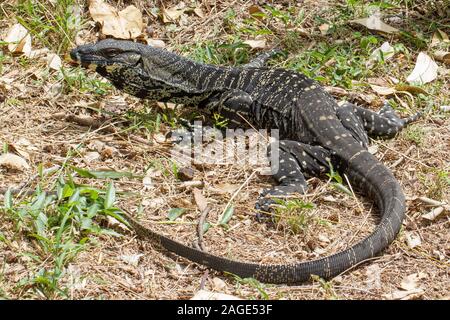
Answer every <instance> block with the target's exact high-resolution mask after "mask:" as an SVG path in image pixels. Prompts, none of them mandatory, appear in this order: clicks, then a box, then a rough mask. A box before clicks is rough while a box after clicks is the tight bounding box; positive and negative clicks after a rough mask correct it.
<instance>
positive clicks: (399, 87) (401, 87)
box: [395, 84, 428, 95]
mask: <svg viewBox="0 0 450 320" xmlns="http://www.w3.org/2000/svg"><path fill="white" fill-rule="evenodd" d="M395 89H396V90H397V91H406V92H409V93H412V94H419V93H422V94H426V95H427V94H428V92H427V91H426V90H424V89H422V88H420V87H417V86H411V85H408V84H397V85H396V86H395Z"/></svg>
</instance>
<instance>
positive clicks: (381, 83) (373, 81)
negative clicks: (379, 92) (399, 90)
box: [367, 78, 390, 87]
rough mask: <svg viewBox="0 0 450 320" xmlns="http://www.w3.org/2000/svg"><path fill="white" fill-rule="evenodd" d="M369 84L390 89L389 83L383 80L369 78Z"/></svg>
mask: <svg viewBox="0 0 450 320" xmlns="http://www.w3.org/2000/svg"><path fill="white" fill-rule="evenodd" d="M367 83H369V84H374V85H376V86H380V87H389V85H390V84H389V82H388V81H386V80H385V79H383V78H367Z"/></svg>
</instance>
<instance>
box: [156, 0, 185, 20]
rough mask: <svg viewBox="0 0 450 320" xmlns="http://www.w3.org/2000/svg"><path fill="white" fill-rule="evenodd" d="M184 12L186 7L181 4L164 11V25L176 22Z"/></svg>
mask: <svg viewBox="0 0 450 320" xmlns="http://www.w3.org/2000/svg"><path fill="white" fill-rule="evenodd" d="M185 11H186V6H185V5H184V3H183V2H180V3H179V4H178V5H176V6H175V7H171V8H169V9H164V10H163V14H162V18H163V22H164V23H171V22H176V21H177V20H178V19H180V17H181V15H182V14H183V13H184V12H185Z"/></svg>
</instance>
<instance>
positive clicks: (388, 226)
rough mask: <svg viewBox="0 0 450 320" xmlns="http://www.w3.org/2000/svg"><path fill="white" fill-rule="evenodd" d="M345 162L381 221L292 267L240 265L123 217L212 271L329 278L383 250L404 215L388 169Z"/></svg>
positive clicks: (286, 279)
mask: <svg viewBox="0 0 450 320" xmlns="http://www.w3.org/2000/svg"><path fill="white" fill-rule="evenodd" d="M347 160H348V167H347V169H346V170H345V171H347V172H348V176H349V178H350V181H351V182H352V184H354V185H355V186H356V187H357V188H359V189H360V190H366V191H367V193H368V195H369V196H370V197H372V199H374V200H375V202H376V204H377V206H378V209H379V211H380V212H381V220H380V223H379V224H378V225H377V227H376V228H375V230H374V231H373V232H372V234H370V235H369V236H368V237H366V238H365V239H363V240H361V241H360V242H358V243H356V244H355V245H353V246H352V247H350V248H348V249H346V250H344V251H341V252H338V253H336V254H333V255H330V256H328V257H324V258H321V259H317V260H312V261H307V262H299V263H293V264H258V263H246V262H239V261H235V260H230V259H226V258H223V257H220V256H215V255H212V254H209V253H206V252H203V251H200V250H197V249H195V248H192V247H189V246H186V245H184V244H182V243H180V242H177V241H174V240H172V239H169V238H167V237H165V236H163V235H160V234H158V233H156V232H154V231H152V230H150V229H148V228H146V227H144V226H142V225H141V224H140V223H138V222H137V221H136V220H134V219H133V218H132V217H131V216H130V215H128V214H125V219H126V220H127V221H128V222H129V223H130V225H131V226H132V228H133V229H134V230H135V231H136V233H137V234H138V235H139V236H141V237H144V238H147V239H150V240H151V241H152V242H155V243H157V244H159V245H160V246H161V247H163V248H165V249H167V250H169V251H172V252H174V253H176V254H178V255H180V256H182V257H184V258H187V259H189V260H191V261H194V262H196V263H199V264H202V265H205V266H208V267H210V268H212V269H215V270H219V271H226V272H230V273H233V274H236V275H238V276H240V277H253V278H255V279H257V280H259V281H261V282H266V283H298V282H303V281H307V280H309V279H310V277H311V275H318V276H320V277H322V278H331V277H334V276H336V275H338V274H340V273H342V272H344V271H345V270H347V269H349V268H351V267H352V266H354V265H355V264H357V263H359V262H361V261H364V260H366V259H368V258H371V257H373V256H375V255H376V254H377V253H379V252H380V251H381V250H383V249H384V248H386V247H387V246H388V245H389V244H390V243H391V242H392V241H393V240H394V238H395V236H396V235H397V233H398V231H399V230H400V227H401V224H402V221H403V218H404V215H405V199H404V195H403V192H402V190H401V188H400V185H399V184H398V182H397V180H396V179H395V178H394V176H393V175H392V173H391V172H390V171H389V169H387V168H386V167H385V166H384V165H382V164H381V163H380V162H379V161H378V160H376V159H375V158H374V157H373V156H372V155H371V154H370V153H369V152H368V151H366V150H363V149H361V150H360V151H358V152H356V153H355V154H354V155H353V156H352V157H351V158H350V159H347ZM367 168H369V169H367Z"/></svg>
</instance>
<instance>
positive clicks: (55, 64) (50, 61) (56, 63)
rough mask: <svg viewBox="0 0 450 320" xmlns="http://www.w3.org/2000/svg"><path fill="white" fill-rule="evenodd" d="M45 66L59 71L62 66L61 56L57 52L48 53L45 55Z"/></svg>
mask: <svg viewBox="0 0 450 320" xmlns="http://www.w3.org/2000/svg"><path fill="white" fill-rule="evenodd" d="M47 66H48V67H49V68H50V69H53V70H56V71H60V70H61V67H62V61H61V58H60V57H59V56H58V55H57V54H54V53H49V54H48V55H47Z"/></svg>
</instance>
